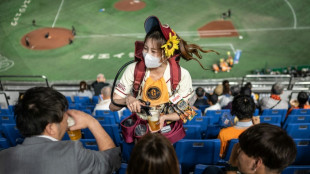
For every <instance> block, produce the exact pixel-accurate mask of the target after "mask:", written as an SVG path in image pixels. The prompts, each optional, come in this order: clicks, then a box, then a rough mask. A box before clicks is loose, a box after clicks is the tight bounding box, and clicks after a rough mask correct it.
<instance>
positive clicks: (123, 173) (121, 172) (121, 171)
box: [118, 163, 128, 174]
mask: <svg viewBox="0 0 310 174" xmlns="http://www.w3.org/2000/svg"><path fill="white" fill-rule="evenodd" d="M127 165H128V164H126V163H122V164H121V168H120V169H119V170H118V174H126V170H127Z"/></svg>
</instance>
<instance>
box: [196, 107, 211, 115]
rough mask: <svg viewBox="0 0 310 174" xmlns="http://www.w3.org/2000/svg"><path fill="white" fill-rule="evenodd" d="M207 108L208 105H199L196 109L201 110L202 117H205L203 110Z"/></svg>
mask: <svg viewBox="0 0 310 174" xmlns="http://www.w3.org/2000/svg"><path fill="white" fill-rule="evenodd" d="M209 106H210V105H200V106H198V109H199V110H201V113H202V115H205V110H206V108H207V107H209Z"/></svg>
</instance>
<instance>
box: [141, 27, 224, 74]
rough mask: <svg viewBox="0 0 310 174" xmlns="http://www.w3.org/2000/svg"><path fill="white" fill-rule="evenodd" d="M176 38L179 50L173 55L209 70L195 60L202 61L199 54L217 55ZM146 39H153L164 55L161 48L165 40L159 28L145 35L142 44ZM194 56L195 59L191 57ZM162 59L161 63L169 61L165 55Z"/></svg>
mask: <svg viewBox="0 0 310 174" xmlns="http://www.w3.org/2000/svg"><path fill="white" fill-rule="evenodd" d="M177 37H178V39H179V40H180V43H179V50H176V52H175V54H181V57H182V58H183V59H184V60H186V61H189V60H195V61H197V62H198V63H199V65H200V66H201V68H203V69H204V70H210V69H209V68H205V67H204V66H203V65H202V64H201V62H200V61H199V60H198V59H197V58H199V59H202V56H201V54H200V52H203V53H209V52H214V53H216V54H218V55H219V53H218V52H216V51H214V50H204V49H202V48H201V47H200V46H199V45H196V44H187V42H186V41H185V40H183V39H182V38H181V37H180V36H178V35H177ZM147 39H154V41H155V42H156V45H157V47H158V48H160V49H161V51H162V54H163V55H164V50H163V49H162V48H161V46H162V45H164V44H166V42H167V40H166V39H165V37H164V35H163V34H162V33H161V31H160V29H159V28H157V27H155V28H153V29H152V30H151V31H150V32H149V33H147V35H146V36H145V39H144V43H145V42H146V40H147ZM194 55H195V56H196V57H197V58H195V57H193V56H194ZM163 57H164V60H163V61H165V60H167V59H169V58H168V57H166V56H165V55H164V56H163Z"/></svg>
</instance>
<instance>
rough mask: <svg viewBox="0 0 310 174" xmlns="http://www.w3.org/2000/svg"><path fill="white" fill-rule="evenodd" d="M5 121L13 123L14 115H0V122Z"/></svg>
mask: <svg viewBox="0 0 310 174" xmlns="http://www.w3.org/2000/svg"><path fill="white" fill-rule="evenodd" d="M3 123H7V124H15V123H16V122H15V118H14V115H0V124H3Z"/></svg>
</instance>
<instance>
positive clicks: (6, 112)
mask: <svg viewBox="0 0 310 174" xmlns="http://www.w3.org/2000/svg"><path fill="white" fill-rule="evenodd" d="M13 114H14V113H13V112H12V111H11V110H10V109H0V115H13Z"/></svg>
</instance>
